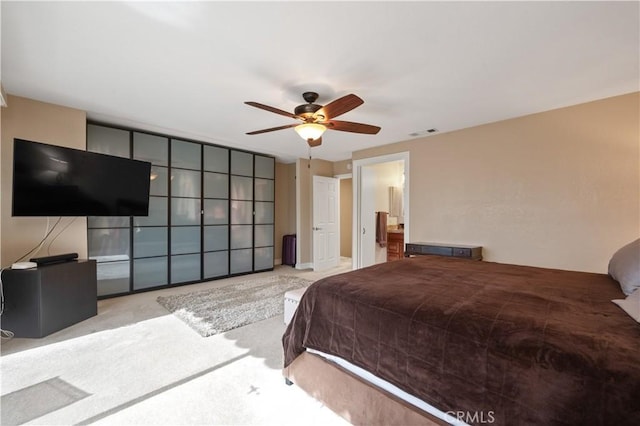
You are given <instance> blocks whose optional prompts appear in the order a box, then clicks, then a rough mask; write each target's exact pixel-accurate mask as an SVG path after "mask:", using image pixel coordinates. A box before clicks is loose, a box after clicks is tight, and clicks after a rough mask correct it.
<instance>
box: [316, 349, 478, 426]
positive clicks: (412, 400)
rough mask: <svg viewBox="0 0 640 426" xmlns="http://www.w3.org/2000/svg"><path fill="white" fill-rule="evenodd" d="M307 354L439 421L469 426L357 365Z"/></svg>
mask: <svg viewBox="0 0 640 426" xmlns="http://www.w3.org/2000/svg"><path fill="white" fill-rule="evenodd" d="M307 352H309V353H312V354H316V355H318V356H321V357H322V358H324V359H326V360H327V361H331V362H333V363H335V364H338V365H339V366H340V367H342V368H344V369H345V370H347V371H350V372H351V373H353V374H355V375H356V376H358V377H360V378H361V379H363V380H365V381H367V382H369V383H371V384H373V385H375V386H377V387H379V388H382V389H384V390H385V391H387V392H389V393H390V394H392V395H394V396H396V397H398V398H400V399H402V400H403V401H405V402H407V403H409V404H411V405H413V406H414V407H417V408H419V409H420V410H422V411H426V412H427V413H429V414H431V415H432V416H434V417H437V418H439V419H441V420H444V421H445V422H447V423H449V424H451V425H455V426H469V425H468V424H467V423H465V422H463V421H462V420H459V419H457V418H456V417H453V416H451V415H450V414H447V413H445V412H443V411H440V410H438V409H437V408H435V407H434V406H433V405H431V404H428V403H426V402H424V401H423V400H421V399H419V398H416V397H415V396H413V395H411V394H409V393H407V392H405V391H403V390H402V389H400V388H399V387H397V386H396V385H393V384H391V383H389V382H387V381H386V380H384V379H381V378H380V377H377V376H375V375H373V374H371V373H370V372H368V371H366V370H364V369H362V368H360V367H358V366H357V365H354V364H352V363H350V362H349V361H346V360H344V359H342V358H340V357H337V356H335V355H330V354H327V353H324V352H321V351H317V350H315V349H310V348H307Z"/></svg>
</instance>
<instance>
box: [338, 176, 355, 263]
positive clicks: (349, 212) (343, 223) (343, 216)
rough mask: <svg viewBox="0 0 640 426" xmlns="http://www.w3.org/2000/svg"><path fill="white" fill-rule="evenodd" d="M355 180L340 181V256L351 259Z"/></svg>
mask: <svg viewBox="0 0 640 426" xmlns="http://www.w3.org/2000/svg"><path fill="white" fill-rule="evenodd" d="M352 182H353V179H351V178H349V179H340V256H344V257H351V245H352V242H351V237H352V235H353V186H352Z"/></svg>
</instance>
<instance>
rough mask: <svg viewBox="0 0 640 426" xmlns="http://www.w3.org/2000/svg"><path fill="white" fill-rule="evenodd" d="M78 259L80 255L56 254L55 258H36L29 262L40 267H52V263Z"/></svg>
mask: <svg viewBox="0 0 640 426" xmlns="http://www.w3.org/2000/svg"><path fill="white" fill-rule="evenodd" d="M77 258H78V253H63V254H55V255H53V256H44V257H34V258H32V259H29V261H30V262H34V263H36V264H38V266H42V265H50V264H52V263H61V262H70V261H72V260H76V259H77Z"/></svg>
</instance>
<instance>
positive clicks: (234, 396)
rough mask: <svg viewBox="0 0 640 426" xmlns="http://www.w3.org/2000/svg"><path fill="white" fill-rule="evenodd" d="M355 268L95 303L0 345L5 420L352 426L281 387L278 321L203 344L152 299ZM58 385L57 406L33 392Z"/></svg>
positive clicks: (284, 271)
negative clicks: (71, 318)
mask: <svg viewBox="0 0 640 426" xmlns="http://www.w3.org/2000/svg"><path fill="white" fill-rule="evenodd" d="M349 268H350V263H349V264H345V265H344V267H343V268H342V269H339V270H334V271H330V272H324V273H318V272H313V271H296V270H294V269H293V268H290V267H288V266H283V267H277V268H276V270H275V271H273V272H268V273H260V274H255V275H252V276H243V277H233V278H229V279H224V280H218V281H212V282H208V283H201V284H194V285H190V286H184V287H174V288H168V289H164V290H159V291H154V292H147V293H139V294H134V295H130V296H125V297H118V298H113V299H105V300H101V301H99V302H98V315H97V316H95V317H92V318H89V319H87V320H85V321H82V322H81V323H78V324H76V325H74V326H71V327H69V328H66V329H64V330H61V331H59V332H57V333H54V334H52V335H50V336H47V337H45V338H42V339H13V340H10V341H5V340H3V341H2V345H1V349H2V362H1V363H0V368H1V374H2V381H1V395H2V396H7V397H8V398H9V399H7V404H6V405H5V404H3V406H2V407H0V409H1V410H2V414H3V419H7V420H8V419H9V418H8V417H5V410H9V411H12V412H13V414H15V415H16V416H20V415H22V416H23V417H12V419H14V420H17V421H18V422H23V421H27V417H29V418H30V420H28V421H27V422H28V423H29V424H40V425H71V424H104V425H300V424H305V425H306V424H309V425H343V424H346V422H345V421H344V420H343V419H342V418H341V417H339V416H338V415H336V414H335V413H333V412H332V411H330V410H329V409H328V408H326V407H324V406H323V405H322V404H320V403H319V402H317V401H316V400H314V399H313V398H311V397H309V396H308V395H307V394H306V393H305V392H304V391H302V390H301V389H300V388H299V387H297V386H295V385H294V386H287V385H285V384H284V379H283V377H282V371H281V369H282V365H283V357H282V343H281V339H282V334H283V333H284V329H285V326H284V323H283V318H282V315H277V316H275V317H273V318H270V319H267V320H263V321H258V322H255V323H253V324H249V325H246V326H243V327H239V328H236V329H233V330H231V331H227V332H224V333H220V334H217V335H213V336H210V337H208V338H206V339H204V338H202V337H201V336H199V335H198V334H197V333H194V332H193V330H192V329H191V328H189V326H188V325H186V324H185V323H184V322H183V321H181V320H179V319H178V318H177V317H176V316H174V315H172V314H170V313H169V312H168V311H167V310H166V309H164V308H163V307H162V306H160V305H159V304H158V303H157V302H156V299H157V297H158V296H160V295H161V296H168V295H171V294H176V293H180V292H182V293H191V292H194V291H199V290H206V289H213V288H219V287H224V286H226V285H229V284H235V283H239V282H242V281H246V280H248V279H253V278H258V277H268V276H275V275H297V276H299V277H303V278H307V279H310V280H316V279H319V278H322V276H324V275H330V274H331V273H339V272H344V271H345V270H346V269H349ZM54 378H58V379H59V380H58V379H56V382H57V383H62V381H63V382H64V383H65V388H68V389H71V387H72V389H73V390H74V394H73V395H72V397H71V398H67V399H66V400H61V401H60V402H59V403H57V404H55V406H54V405H52V404H51V401H49V400H48V398H47V397H44V396H42V395H40V394H39V393H38V392H31V390H34V389H29V388H30V387H32V386H34V385H38V384H41V383H51V382H47V381H51V380H52V379H54ZM66 385H68V386H66ZM58 389H61V390H63V389H62V388H60V387H58ZM22 391H24V392H22ZM18 395H21V396H22V397H24V398H21V400H20V403H19V404H20V405H21V406H23V407H28V408H29V410H31V411H30V412H32V413H34V414H35V415H37V417H32V415H28V413H27V414H25V413H24V412H22V413H20V412H19V411H18V410H17V409H19V408H20V407H19V405H16V403H15V402H12V401H11V398H12V397H15V396H18ZM74 395H75V396H74ZM10 414H11V413H8V414H6V416H9V415H10ZM25 415H27V417H24V416H25ZM2 424H3V425H4V424H5V422H4V421H3V422H2ZM6 424H12V423H11V422H7V423H6Z"/></svg>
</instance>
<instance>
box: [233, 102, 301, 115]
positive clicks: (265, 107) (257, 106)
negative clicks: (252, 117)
mask: <svg viewBox="0 0 640 426" xmlns="http://www.w3.org/2000/svg"><path fill="white" fill-rule="evenodd" d="M245 104H247V105H250V106H252V107H256V108H260V109H264V110H265V111H271V112H275V113H276V114H280V115H284V116H285V117H291V118H298V117H297V116H296V115H294V114H291V113H290V112H287V111H283V110H281V109H278V108H274V107H270V106H269V105H264V104H259V103H258V102H245Z"/></svg>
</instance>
